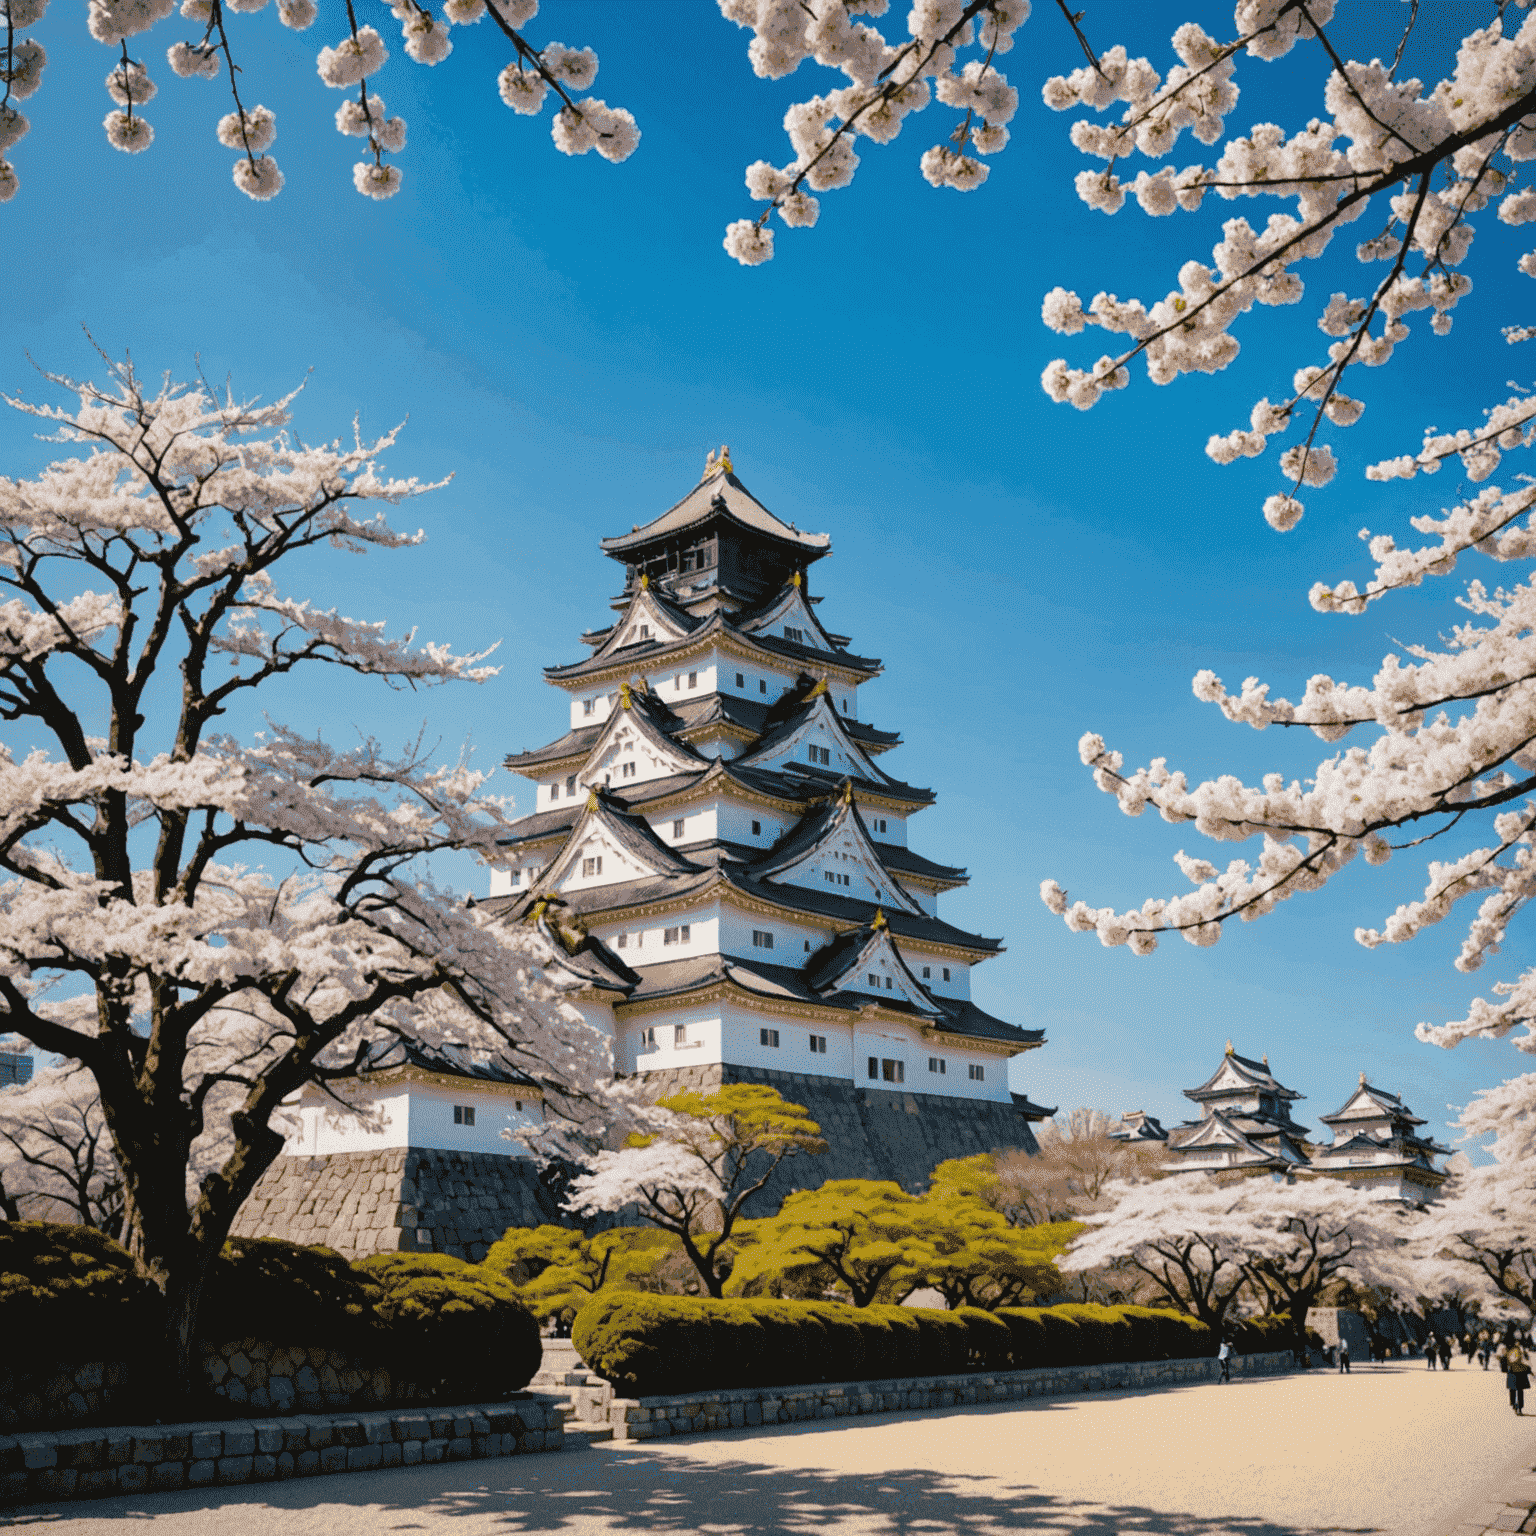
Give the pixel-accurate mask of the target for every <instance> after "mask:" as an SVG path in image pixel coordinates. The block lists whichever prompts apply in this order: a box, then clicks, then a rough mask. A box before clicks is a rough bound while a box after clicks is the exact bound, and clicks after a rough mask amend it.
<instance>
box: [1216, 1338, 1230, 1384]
mask: <svg viewBox="0 0 1536 1536" xmlns="http://www.w3.org/2000/svg"><path fill="white" fill-rule="evenodd" d="M1216 1358H1217V1359H1218V1360H1220V1361H1221V1379H1222V1380H1223V1381H1231V1380H1232V1341H1231V1339H1228V1338H1223V1339H1222V1341H1221V1348H1220V1349H1218V1350H1217V1351H1216Z"/></svg>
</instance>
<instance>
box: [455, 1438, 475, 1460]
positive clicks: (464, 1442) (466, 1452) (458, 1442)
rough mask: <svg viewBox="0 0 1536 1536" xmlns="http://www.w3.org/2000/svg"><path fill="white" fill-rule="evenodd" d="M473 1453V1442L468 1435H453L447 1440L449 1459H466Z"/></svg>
mask: <svg viewBox="0 0 1536 1536" xmlns="http://www.w3.org/2000/svg"><path fill="white" fill-rule="evenodd" d="M474 1453H475V1446H474V1442H473V1441H472V1440H471V1439H470V1438H469V1436H468V1435H455V1436H454V1437H453V1439H452V1440H450V1441H449V1442H448V1460H449V1461H468V1460H469V1459H470V1458H471V1457H472V1456H473V1455H474Z"/></svg>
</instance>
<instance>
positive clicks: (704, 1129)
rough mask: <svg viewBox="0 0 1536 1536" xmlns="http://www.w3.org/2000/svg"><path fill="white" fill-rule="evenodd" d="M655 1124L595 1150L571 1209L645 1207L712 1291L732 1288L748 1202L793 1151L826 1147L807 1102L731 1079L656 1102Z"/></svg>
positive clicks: (594, 1211)
mask: <svg viewBox="0 0 1536 1536" xmlns="http://www.w3.org/2000/svg"><path fill="white" fill-rule="evenodd" d="M648 1119H649V1122H650V1128H649V1129H648V1130H645V1131H636V1132H633V1133H632V1134H631V1135H630V1136H629V1138H628V1143H627V1145H625V1146H624V1147H622V1148H620V1149H619V1150H618V1151H604V1152H599V1153H597V1155H596V1157H595V1158H593V1159H592V1161H591V1164H590V1168H591V1171H590V1172H588V1173H585V1174H581V1175H579V1176H578V1177H577V1178H575V1179H573V1180H572V1181H571V1198H570V1199H569V1200H568V1201H567V1202H566V1205H567V1208H568V1209H569V1210H572V1211H575V1212H578V1213H582V1214H587V1215H600V1214H602V1213H604V1212H616V1211H627V1210H630V1209H638V1211H639V1213H640V1215H641V1216H643V1217H644V1218H645V1220H647V1221H649V1222H651V1223H652V1224H653V1225H655V1226H657V1227H660V1228H661V1229H662V1231H664V1232H671V1233H672V1234H673V1235H674V1236H675V1237H676V1238H677V1240H678V1242H679V1243H680V1244H681V1245H682V1249H683V1252H684V1253H685V1254H687V1256H688V1261H689V1262H690V1263H691V1264H692V1265H693V1267H694V1269H695V1270H697V1271H698V1275H699V1279H700V1281H701V1282H702V1283H703V1285H704V1288H705V1289H706V1290H707V1291H708V1293H709V1294H710V1295H711V1296H716V1297H718V1296H722V1295H724V1293H725V1282H726V1279H727V1277H728V1276H729V1275H730V1273H731V1261H732V1247H731V1239H732V1237H733V1235H734V1234H735V1231H736V1225H737V1223H738V1222H739V1221H740V1220H741V1219H742V1216H743V1212H744V1209H745V1207H746V1204H747V1202H748V1201H749V1200H751V1198H752V1197H753V1196H754V1195H756V1194H758V1193H760V1192H761V1191H762V1190H763V1189H765V1188H766V1187H767V1184H768V1181H769V1180H770V1179H771V1178H772V1177H773V1175H774V1173H775V1172H776V1171H777V1169H778V1166H779V1164H780V1163H782V1162H783V1161H784V1160H785V1159H786V1158H789V1157H798V1156H801V1155H802V1154H806V1153H810V1154H816V1153H821V1152H825V1151H826V1150H827V1144H826V1142H825V1141H824V1140H823V1139H822V1135H821V1127H820V1126H818V1125H817V1124H816V1122H815V1121H814V1120H812V1119H810V1118H809V1116H808V1114H807V1112H806V1109H805V1106H804V1105H801V1104H789V1103H786V1102H785V1100H784V1098H783V1095H781V1094H780V1093H779V1091H778V1089H776V1088H764V1087H760V1086H758V1085H755V1084H751V1083H730V1084H726V1085H725V1086H724V1087H721V1088H717V1089H715V1090H714V1091H713V1092H711V1093H699V1092H697V1091H695V1090H693V1089H689V1090H686V1091H684V1092H682V1093H673V1094H668V1095H667V1096H666V1097H665V1098H662V1099H658V1100H657V1101H656V1107H655V1109H654V1110H652V1111H651V1112H650V1114H649V1116H648Z"/></svg>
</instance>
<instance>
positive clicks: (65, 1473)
mask: <svg viewBox="0 0 1536 1536" xmlns="http://www.w3.org/2000/svg"><path fill="white" fill-rule="evenodd" d="M124 1470H127V1469H126V1468H125V1469H124ZM139 1470H142V1469H139ZM79 1478H80V1474H79V1473H78V1472H77V1471H76V1470H75V1469H74V1468H73V1467H40V1468H39V1469H38V1470H37V1471H36V1472H34V1473H33V1474H32V1486H33V1488H35V1489H36V1490H37V1493H38V1495H39V1496H40V1497H42V1498H45V1499H68V1498H73V1497H74V1492H75V1484H76V1483H77V1482H78V1481H79Z"/></svg>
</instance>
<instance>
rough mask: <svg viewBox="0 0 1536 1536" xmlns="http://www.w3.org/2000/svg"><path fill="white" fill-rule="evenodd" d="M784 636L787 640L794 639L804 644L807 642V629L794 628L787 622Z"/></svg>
mask: <svg viewBox="0 0 1536 1536" xmlns="http://www.w3.org/2000/svg"><path fill="white" fill-rule="evenodd" d="M784 638H785V639H786V640H793V641H795V642H796V643H797V644H802V645H803V644H804V643H805V631H804V630H803V629H792V628H791V627H790V626H789V625H788V624H786V625H785V626H784Z"/></svg>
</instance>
